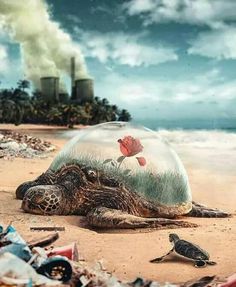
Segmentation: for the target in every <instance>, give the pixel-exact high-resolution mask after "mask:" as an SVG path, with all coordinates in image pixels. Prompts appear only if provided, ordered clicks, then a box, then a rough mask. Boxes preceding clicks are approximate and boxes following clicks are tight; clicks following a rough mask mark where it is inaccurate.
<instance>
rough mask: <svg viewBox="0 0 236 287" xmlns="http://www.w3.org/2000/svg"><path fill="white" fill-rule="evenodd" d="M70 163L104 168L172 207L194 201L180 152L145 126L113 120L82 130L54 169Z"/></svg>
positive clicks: (112, 174) (70, 142)
mask: <svg viewBox="0 0 236 287" xmlns="http://www.w3.org/2000/svg"><path fill="white" fill-rule="evenodd" d="M70 163H75V164H76V163H78V164H81V165H85V166H88V167H89V168H94V169H97V170H102V171H104V172H106V173H107V174H108V175H109V176H111V177H116V178H117V179H118V180H119V181H121V182H123V183H125V184H127V185H128V186H129V187H130V188H131V189H133V190H134V191H135V192H137V193H139V194H141V195H143V196H145V197H146V198H147V199H149V200H154V201H158V202H160V203H163V204H166V205H171V206H172V205H177V204H183V203H189V202H191V200H192V199H191V190H190V187H189V182H188V177H187V173H186V171H185V168H184V166H183V164H182V162H181V161H180V159H179V157H178V155H177V154H176V152H175V151H174V150H173V149H172V148H171V147H170V146H169V144H168V143H167V142H166V141H164V140H163V139H162V138H160V137H159V136H158V134H157V133H156V132H154V131H152V130H150V129H147V128H144V127H141V126H136V125H133V124H129V123H124V122H109V123H104V124H99V125H96V126H93V127H90V128H86V129H84V130H82V131H79V132H78V134H77V135H76V136H75V137H74V138H72V139H71V140H70V141H69V142H68V143H67V144H66V145H65V146H64V148H63V149H62V150H61V151H60V152H59V154H58V155H57V156H56V158H55V159H54V161H53V162H52V164H51V166H50V169H51V170H53V171H56V170H58V169H59V168H61V167H62V166H63V165H65V164H70Z"/></svg>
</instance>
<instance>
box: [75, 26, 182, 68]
mask: <svg viewBox="0 0 236 287" xmlns="http://www.w3.org/2000/svg"><path fill="white" fill-rule="evenodd" d="M75 31H76V33H77V35H78V37H79V40H80V45H81V47H82V49H83V52H84V54H85V56H86V57H92V58H97V59H98V60H99V61H100V62H102V63H106V62H108V61H114V62H115V63H116V64H117V63H118V64H121V65H128V66H131V67H135V66H151V65H158V64H160V63H164V62H167V61H175V60H177V59H178V55H177V54H176V52H175V49H174V48H172V47H167V46H164V45H161V44H160V45H157V46H150V45H148V44H145V43H144V40H143V39H142V38H143V37H144V36H145V33H140V34H135V35H131V34H126V33H123V32H118V33H112V32H111V33H105V34H102V33H100V32H96V31H87V32H86V31H83V30H81V29H77V28H75Z"/></svg>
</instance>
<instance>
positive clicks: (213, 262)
mask: <svg viewBox="0 0 236 287" xmlns="http://www.w3.org/2000/svg"><path fill="white" fill-rule="evenodd" d="M206 263H207V264H208V265H216V264H217V263H216V262H215V261H206Z"/></svg>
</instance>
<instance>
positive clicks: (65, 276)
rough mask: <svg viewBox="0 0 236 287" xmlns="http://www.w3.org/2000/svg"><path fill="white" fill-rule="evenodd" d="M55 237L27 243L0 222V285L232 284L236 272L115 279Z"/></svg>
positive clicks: (189, 286)
mask: <svg viewBox="0 0 236 287" xmlns="http://www.w3.org/2000/svg"><path fill="white" fill-rule="evenodd" d="M58 238H59V234H58V233H53V234H50V235H47V236H45V235H44V236H43V237H41V238H35V239H33V240H31V241H29V242H28V243H27V242H26V241H25V240H24V239H23V238H22V237H21V235H20V234H19V233H18V232H17V230H16V229H15V228H14V227H13V226H11V225H10V226H8V227H7V228H5V229H4V228H3V226H1V225H0V287H1V286H6V285H7V286H27V287H31V286H42V285H43V286H56V285H57V286H59V285H60V286H61V284H63V285H67V286H72V287H86V286H87V287H95V286H101V287H107V286H108V287H109V286H111V287H204V286H212V287H235V286H236V274H234V275H232V276H230V277H229V278H223V279H222V278H218V277H217V276H205V277H203V278H200V279H199V278H198V279H194V280H191V281H188V282H183V283H178V284H177V283H176V284H175V283H159V282H158V281H151V280H146V279H143V278H139V277H138V278H136V279H135V280H134V281H133V282H123V281H121V280H118V279H117V278H116V277H115V276H114V275H113V274H111V273H109V272H107V271H106V268H104V266H103V265H102V264H101V262H97V264H96V265H95V266H94V267H93V268H91V267H88V264H86V262H81V261H80V257H81V256H80V252H79V251H78V248H77V245H76V243H75V242H74V243H71V244H68V245H66V246H61V247H53V246H50V245H51V244H52V243H54V242H55V241H56V240H57V239H58Z"/></svg>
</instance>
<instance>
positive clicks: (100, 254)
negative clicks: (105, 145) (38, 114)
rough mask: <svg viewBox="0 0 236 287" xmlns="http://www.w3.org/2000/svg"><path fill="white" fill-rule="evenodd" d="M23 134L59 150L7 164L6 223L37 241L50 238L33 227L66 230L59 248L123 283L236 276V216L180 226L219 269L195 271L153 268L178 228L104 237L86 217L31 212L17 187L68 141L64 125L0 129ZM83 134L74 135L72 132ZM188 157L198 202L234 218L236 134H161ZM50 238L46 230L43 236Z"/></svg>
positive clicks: (184, 264) (1, 196)
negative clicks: (71, 246) (74, 248)
mask: <svg viewBox="0 0 236 287" xmlns="http://www.w3.org/2000/svg"><path fill="white" fill-rule="evenodd" d="M3 129H4V130H6V129H17V130H21V131H23V132H24V133H27V134H31V135H36V136H39V137H40V138H43V139H46V140H49V141H50V142H52V143H53V144H54V145H55V146H56V148H57V150H56V151H55V152H52V153H51V154H50V155H49V157H47V158H42V159H37V158H34V159H23V158H15V159H13V160H4V159H0V202H1V204H0V223H3V224H9V223H10V222H12V224H13V225H14V226H15V227H16V229H17V230H18V231H19V232H20V233H21V234H22V235H23V236H24V238H25V239H26V240H30V239H31V238H33V237H35V236H40V235H42V233H39V232H37V233H36V232H32V231H30V230H29V228H30V227H31V226H45V225H46V226H49V225H50V226H54V225H55V226H64V227H65V228H66V230H65V232H60V239H59V240H58V241H57V242H56V245H58V246H59V245H66V244H68V243H71V242H76V243H77V244H78V250H79V252H80V253H81V254H82V256H83V257H84V259H85V261H86V262H87V263H88V264H89V265H91V266H92V265H93V264H94V263H95V262H96V261H97V260H102V262H103V265H104V267H106V269H107V270H108V271H109V272H112V273H114V274H115V275H116V276H117V277H118V278H119V279H123V280H133V279H135V278H136V277H144V278H148V279H152V280H156V281H159V282H165V281H168V282H183V281H187V280H190V279H193V278H195V277H201V276H205V275H219V276H228V275H230V274H232V273H234V272H235V271H236V248H235V245H236V222H235V216H233V217H232V218H226V219H206V218H200V219H197V218H188V219H186V220H188V221H191V222H194V223H197V224H198V225H199V227H198V228H188V229H176V230H171V232H173V231H174V232H176V233H177V234H178V235H179V236H180V237H182V238H184V239H186V240H189V241H192V242H194V243H196V244H198V245H200V246H201V247H202V248H203V249H205V250H207V251H208V252H209V254H210V255H211V259H212V260H214V261H216V262H217V265H215V266H208V267H207V268H200V269H197V268H194V267H193V264H192V263H191V262H188V261H184V260H182V261H180V260H173V261H169V260H167V261H165V262H163V263H160V264H151V263H149V260H150V259H153V258H155V257H158V256H161V255H163V254H165V253H166V252H167V251H169V250H170V247H171V245H170V243H169V240H168V234H169V233H170V230H161V231H158V230H152V231H150V230H125V231H124V230H122V231H120V230H114V231H107V232H104V231H103V232H99V231H94V230H91V229H88V228H87V227H86V226H85V223H84V221H83V218H80V217H78V216H67V217H66V216H61V217H60V216H51V217H48V216H36V215H31V214H26V213H23V212H22V211H21V209H20V205H21V201H18V200H16V199H15V190H16V187H17V186H18V185H19V184H21V183H22V182H24V181H27V180H31V179H35V178H36V177H37V176H38V175H40V174H41V173H42V172H44V171H46V169H47V168H48V167H49V165H50V163H51V161H52V159H53V158H54V156H55V155H56V153H57V152H58V151H59V150H60V149H61V148H62V147H63V145H64V144H65V143H66V141H67V139H66V137H65V138H62V137H61V136H59V135H60V133H63V132H64V130H63V129H61V128H52V127H45V126H37V127H36V126H33V125H21V126H19V127H14V126H12V125H0V130H3ZM73 133H75V131H73V132H72V133H70V134H73ZM159 133H160V134H161V135H162V136H163V137H164V138H166V139H167V140H168V141H169V142H170V144H171V145H172V146H173V147H174V149H175V150H176V151H177V153H178V154H179V156H180V158H181V159H182V161H183V163H184V166H185V168H186V170H187V173H188V176H189V181H190V186H191V189H192V193H193V199H194V200H195V201H198V202H200V203H204V204H206V205H208V206H211V207H218V208H220V209H223V210H226V211H228V212H231V213H233V214H234V213H235V212H236V205H235V202H236V152H235V151H236V134H227V133H224V132H211V131H202V132H198V133H197V132H191V131H186V132H181V131H176V132H171V131H160V132H159ZM43 234H45V233H43Z"/></svg>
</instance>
